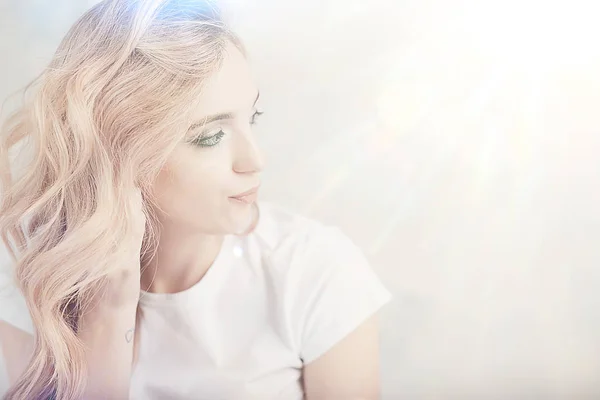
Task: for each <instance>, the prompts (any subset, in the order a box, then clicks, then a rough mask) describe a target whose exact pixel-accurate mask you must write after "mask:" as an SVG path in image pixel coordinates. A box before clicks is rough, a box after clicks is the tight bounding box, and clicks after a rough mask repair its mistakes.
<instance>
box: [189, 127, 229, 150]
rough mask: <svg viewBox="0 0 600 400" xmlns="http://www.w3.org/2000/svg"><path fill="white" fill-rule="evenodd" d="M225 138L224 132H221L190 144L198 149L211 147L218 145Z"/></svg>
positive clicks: (199, 138)
mask: <svg viewBox="0 0 600 400" xmlns="http://www.w3.org/2000/svg"><path fill="white" fill-rule="evenodd" d="M223 136H225V132H223V131H222V130H221V131H219V132H217V133H215V134H214V135H211V136H209V137H202V136H200V137H198V138H196V139H194V140H193V141H192V144H193V145H195V146H199V147H213V146H216V145H218V144H219V142H220V141H221V139H222V138H223Z"/></svg>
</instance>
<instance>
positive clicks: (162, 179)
mask: <svg viewBox="0 0 600 400" xmlns="http://www.w3.org/2000/svg"><path fill="white" fill-rule="evenodd" d="M199 100H200V103H199V106H198V108H197V111H196V113H195V118H194V121H195V123H194V124H193V125H192V126H191V127H190V130H189V132H188V134H187V137H186V140H185V142H182V143H180V144H179V145H178V146H177V148H176V150H175V151H174V152H173V153H172V154H171V156H170V158H169V160H168V162H167V164H166V165H165V167H164V168H163V170H162V171H161V173H160V174H159V176H158V179H157V181H156V183H155V186H154V192H155V194H156V196H157V202H158V205H159V206H160V208H161V209H162V212H161V211H159V216H160V219H161V222H162V223H163V224H164V223H166V224H169V225H175V226H177V229H182V230H184V231H189V232H192V233H193V232H202V233H207V234H227V233H242V232H244V231H245V230H246V229H247V228H248V226H249V224H250V223H251V222H252V219H253V216H254V212H253V206H252V205H251V204H250V203H245V202H243V201H239V200H236V199H232V198H231V197H232V196H236V195H238V194H240V193H243V192H246V191H248V190H250V189H253V188H256V187H257V186H258V185H259V184H260V173H261V171H262V169H263V157H262V154H261V152H260V151H259V149H258V147H257V145H256V141H255V139H254V136H253V133H252V125H253V123H254V122H256V119H257V117H258V115H259V113H260V111H259V109H258V108H257V107H258V104H257V100H258V89H257V87H256V84H255V82H254V79H253V76H252V73H251V70H250V67H249V65H248V62H247V61H246V59H245V58H244V56H243V55H242V53H241V52H240V51H239V50H238V49H237V47H235V46H234V45H233V44H231V45H230V46H229V47H228V48H227V51H226V56H225V59H224V61H223V64H222V67H221V69H220V70H219V71H218V72H216V73H215V74H214V75H213V76H211V77H210V78H209V79H208V81H207V84H206V87H205V89H204V90H203V94H202V96H201V98H200V99H199Z"/></svg>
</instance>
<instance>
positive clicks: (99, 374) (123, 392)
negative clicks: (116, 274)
mask: <svg viewBox="0 0 600 400" xmlns="http://www.w3.org/2000/svg"><path fill="white" fill-rule="evenodd" d="M131 285H133V287H136V286H137V287H139V279H138V281H137V282H128V280H127V279H123V280H122V281H120V282H119V283H117V284H115V283H113V285H112V287H111V289H110V290H109V291H108V292H106V293H105V295H104V296H102V299H100V301H98V303H97V304H95V305H93V306H91V307H90V308H89V309H88V312H86V313H85V315H83V316H82V318H81V320H80V322H79V326H80V329H79V332H78V336H79V337H80V338H81V340H82V341H83V344H84V346H85V347H86V349H87V352H86V361H87V365H88V384H87V386H86V390H85V394H84V396H83V398H85V399H103V400H105V399H115V400H123V399H127V398H128V397H129V384H130V378H131V370H132V360H133V344H134V328H135V323H136V311H137V298H136V297H135V296H133V295H131V294H130V293H131V290H129V289H128V290H126V291H125V292H124V291H122V288H124V287H127V286H131ZM125 293H127V294H125ZM0 345H1V348H2V352H1V353H2V354H3V356H4V363H5V365H6V370H7V373H8V382H9V385H11V386H12V385H14V384H15V383H16V381H17V380H18V378H19V377H20V376H21V375H22V374H23V372H25V369H26V368H27V365H28V363H29V360H30V359H31V355H32V352H33V345H34V343H33V336H32V335H31V334H29V333H27V332H25V331H23V330H21V329H18V328H16V327H14V326H12V325H10V324H8V323H6V322H4V321H0Z"/></svg>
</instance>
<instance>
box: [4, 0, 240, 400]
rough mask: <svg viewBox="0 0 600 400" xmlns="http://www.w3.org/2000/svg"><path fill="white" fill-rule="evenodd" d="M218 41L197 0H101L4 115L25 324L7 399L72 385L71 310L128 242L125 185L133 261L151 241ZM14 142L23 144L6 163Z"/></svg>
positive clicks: (78, 361) (220, 31) (11, 241)
mask: <svg viewBox="0 0 600 400" xmlns="http://www.w3.org/2000/svg"><path fill="white" fill-rule="evenodd" d="M230 42H233V43H234V44H235V45H236V46H237V47H238V48H240V50H242V46H241V44H240V42H239V40H238V39H237V37H236V36H235V35H234V34H233V33H232V32H231V31H230V30H229V29H228V28H227V27H226V24H225V23H224V22H223V19H222V17H221V13H220V11H219V9H218V7H216V5H215V4H213V3H212V2H208V1H206V0H205V1H194V0H187V1H185V0H178V1H177V0H105V1H102V2H101V3H99V4H97V5H96V6H94V7H93V8H92V9H90V10H89V11H88V12H87V13H86V14H85V15H83V16H82V17H81V18H80V19H79V20H78V21H77V22H76V23H75V24H74V25H73V27H72V28H71V30H70V31H69V32H68V34H67V35H66V37H65V38H64V39H63V41H62V43H61V44H60V46H59V48H58V50H57V52H56V54H55V55H54V58H53V59H52V61H51V63H50V64H49V66H48V67H47V68H46V69H45V71H44V72H43V73H42V74H41V75H40V76H39V77H38V78H36V79H35V80H34V81H33V82H32V83H31V84H30V85H29V86H28V87H27V88H26V90H25V93H26V96H25V101H24V103H23V105H22V106H21V107H20V108H19V109H18V110H17V111H16V112H15V113H13V114H12V115H11V116H10V118H8V119H7V120H6V121H5V123H4V125H3V126H2V128H1V144H0V162H1V165H0V172H1V185H2V186H1V187H0V193H1V194H2V197H1V204H0V233H1V235H2V239H3V241H4V243H5V245H6V247H7V248H8V249H9V252H10V253H11V255H12V257H13V260H14V263H15V279H16V283H17V285H18V286H19V288H20V290H21V291H22V293H23V295H24V297H25V299H26V302H27V305H28V308H29V311H30V314H31V318H32V321H33V325H34V327H35V335H34V337H35V340H34V351H33V356H32V358H31V360H30V362H29V365H28V367H27V369H26V371H25V372H24V374H23V375H22V377H21V378H20V379H19V381H18V382H16V383H15V385H14V386H13V387H12V388H10V390H9V392H8V394H7V397H6V399H9V400H10V399H18V400H22V399H48V398H51V397H55V398H58V399H67V400H71V399H72V400H75V399H79V398H81V395H82V393H83V390H84V388H85V385H86V379H85V378H86V376H85V371H86V366H85V358H84V352H83V347H82V344H81V342H80V341H79V340H78V337H77V327H78V320H79V318H80V315H81V314H82V313H83V312H85V309H86V306H88V305H89V304H91V300H92V297H94V296H96V295H98V294H99V293H101V292H102V290H103V287H104V285H105V284H106V277H107V276H108V275H109V274H110V273H111V271H112V270H113V269H115V268H116V267H118V265H117V263H118V260H119V254H120V253H121V252H122V251H123V249H122V248H121V243H129V241H127V240H124V238H126V237H130V232H131V230H132V229H133V226H132V223H130V219H129V218H128V212H130V211H129V209H128V202H129V199H128V196H130V194H131V193H133V192H132V190H134V189H135V188H136V187H139V188H140V189H141V191H142V196H143V199H144V204H145V210H144V212H145V213H146V216H147V227H146V235H145V238H144V244H143V246H142V254H141V256H140V257H141V265H144V263H145V261H147V260H148V259H149V258H151V257H152V255H153V254H154V252H155V250H156V237H157V235H156V232H157V229H158V226H157V222H156V216H155V215H153V213H152V207H151V206H150V205H155V204H156V203H155V201H154V200H153V195H152V183H153V181H154V179H155V177H156V176H157V174H158V173H159V171H160V170H161V169H162V167H163V166H164V164H165V162H166V160H167V158H168V156H169V154H170V153H171V151H172V150H173V149H174V147H175V146H176V145H177V144H178V143H179V142H181V141H182V140H183V139H184V136H185V133H186V131H187V128H188V126H189V120H190V116H191V112H192V110H193V109H194V107H195V105H196V103H197V99H198V98H199V95H200V93H201V91H202V84H203V82H204V81H205V80H206V78H207V76H209V75H210V74H212V73H213V72H215V71H216V70H217V69H218V68H219V67H220V65H221V62H222V60H223V57H224V49H225V47H226V46H227V44H228V43H230ZM242 51H243V50H242ZM17 144H23V145H24V146H25V147H26V148H27V149H28V150H31V151H33V153H32V154H33V157H31V159H28V160H27V162H26V164H25V167H24V168H23V169H22V170H21V169H20V170H19V174H18V176H16V175H17V174H16V171H14V170H15V168H16V164H15V163H19V161H21V162H23V160H22V159H19V158H18V157H17V158H15V157H13V155H12V154H13V153H14V152H12V151H11V150H15V149H16V148H17V147H19V146H16V145H17Z"/></svg>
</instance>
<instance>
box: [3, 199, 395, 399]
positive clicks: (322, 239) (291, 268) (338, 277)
mask: <svg viewBox="0 0 600 400" xmlns="http://www.w3.org/2000/svg"><path fill="white" fill-rule="evenodd" d="M259 208H260V216H261V218H260V221H259V223H258V225H257V227H256V229H255V230H254V231H253V232H252V233H251V234H249V235H247V236H236V235H228V236H226V238H225V241H224V243H223V247H222V249H221V251H220V253H219V254H218V256H217V258H216V259H215V261H214V263H213V265H212V266H211V267H210V269H209V270H208V272H207V273H206V275H205V276H204V277H203V278H202V280H200V282H198V283H197V284H196V285H194V286H193V287H191V288H190V289H188V290H185V291H183V292H179V293H174V294H157V293H147V292H142V294H141V299H140V305H141V310H142V318H141V322H140V325H139V328H138V329H139V358H138V361H137V363H136V365H135V368H134V371H133V376H132V379H131V391H130V394H131V396H130V398H131V399H134V400H154V399H156V400H158V399H194V400H198V399H210V400H215V399H227V400H229V399H232V400H233V399H244V400H248V399H261V400H266V399H277V400H287V399H290V400H292V399H293V400H298V399H302V398H303V392H302V383H301V373H302V366H303V365H304V364H307V363H310V362H311V361H313V360H315V359H317V358H318V357H319V356H321V355H322V354H324V353H325V352H326V351H327V350H329V349H330V348H331V347H332V346H334V345H335V344H336V343H337V342H339V341H340V340H341V339H342V338H344V337H345V336H346V335H348V334H349V333H350V332H352V331H353V330H354V329H355V328H357V327H358V325H360V324H361V322H363V321H365V320H366V319H367V318H368V317H369V316H371V315H372V314H373V313H375V312H376V311H377V310H378V309H379V308H380V307H381V306H382V305H384V304H385V303H387V302H388V301H389V300H390V299H391V295H390V293H389V292H388V291H387V290H386V289H385V287H384V286H383V285H382V284H381V282H380V280H379V279H378V277H377V276H376V274H375V273H374V272H373V271H372V270H371V269H370V267H369V265H368V262H367V261H366V259H365V257H364V255H363V253H362V252H361V251H360V250H359V249H358V247H357V246H356V245H355V244H354V243H353V242H352V241H351V240H350V239H349V238H348V237H347V236H345V235H344V234H343V233H342V232H341V231H340V230H339V229H338V228H336V227H333V226H326V225H324V224H321V223H319V222H316V221H314V220H311V219H308V218H305V217H302V216H300V215H297V214H295V213H292V212H289V211H288V210H286V209H284V208H282V207H280V206H276V205H274V204H271V203H267V202H259ZM4 270H5V271H6V268H5V269H4ZM4 279H5V282H0V285H1V284H2V283H6V282H7V281H6V280H7V279H8V278H7V277H6V276H5V277H4ZM1 287H2V286H0V288H1ZM9 291H10V292H11V293H9ZM0 296H3V297H0V301H1V303H0V304H1V307H0V319H3V320H6V321H7V322H9V323H11V324H13V325H15V326H17V327H19V328H21V329H24V330H26V331H29V332H32V331H33V328H32V324H31V321H30V319H29V318H28V317H29V314H28V312H27V308H26V306H25V303H24V300H23V299H22V297H21V296H20V295H19V293H18V292H17V291H16V290H15V289H12V290H11V289H5V290H4V291H2V292H0ZM0 393H2V390H0Z"/></svg>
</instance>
